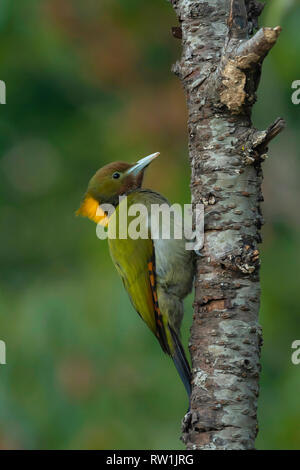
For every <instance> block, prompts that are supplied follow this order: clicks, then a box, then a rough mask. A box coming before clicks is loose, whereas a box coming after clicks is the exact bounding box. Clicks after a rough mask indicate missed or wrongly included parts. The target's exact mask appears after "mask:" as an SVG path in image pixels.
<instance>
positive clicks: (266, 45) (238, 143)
mask: <svg viewBox="0 0 300 470" xmlns="http://www.w3.org/2000/svg"><path fill="white" fill-rule="evenodd" d="M171 3H172V5H173V7H174V8H175V11H176V14H177V17H178V20H179V24H180V27H176V28H173V34H174V36H175V37H177V38H182V48H183V51H182V57H181V59H180V60H179V61H178V62H177V63H176V64H175V66H174V71H175V73H176V74H177V75H178V76H179V77H180V79H181V81H182V84H183V87H184V89H185V92H186V96H187V106H188V116H189V117H188V133H189V154H190V164H191V169H192V180H191V191H192V201H193V203H195V204H196V203H203V204H204V205H205V244H204V248H203V250H202V252H201V254H200V256H198V259H197V271H196V284H195V303H194V317H193V325H192V328H191V338H190V353H191V357H192V367H193V391H192V397H191V408H190V412H189V413H188V414H187V415H186V416H185V418H184V421H183V435H182V440H183V442H184V443H185V444H186V447H187V449H253V448H254V442H255V437H256V434H257V429H258V427H257V416H256V413H257V397H258V393H259V373H260V348H261V344H262V333H261V328H260V326H259V323H258V312H259V300H260V283H259V265H260V261H259V251H258V244H259V243H260V242H261V235H260V228H261V226H262V223H263V220H262V215H261V209H260V203H261V201H262V200H263V198H262V193H261V183H262V170H261V164H262V162H263V161H264V159H265V158H266V157H267V145H268V143H269V142H270V140H271V139H273V138H274V137H275V136H276V135H277V134H278V133H279V132H280V131H281V130H282V129H283V127H284V121H283V120H282V119H277V120H276V121H275V122H274V123H273V124H272V125H271V126H270V127H269V128H268V129H267V130H265V131H258V130H257V129H255V128H254V127H253V126H252V122H251V108H252V106H253V104H254V103H255V101H256V90H257V87H258V84H259V80H260V73H261V66H262V62H263V59H264V58H265V56H266V55H267V54H268V52H269V51H270V49H271V48H272V46H273V45H274V44H275V43H276V40H277V38H278V36H279V34H280V31H281V28H280V27H277V28H263V29H260V30H259V31H258V32H256V33H255V35H254V36H252V34H253V31H254V30H255V29H256V28H257V26H258V16H259V15H260V13H261V11H262V9H263V5H262V4H261V3H259V2H257V1H256V0H246V1H244V0H209V1H208V0H207V1H205V0H197V1H196V0H171ZM250 36H251V37H250Z"/></svg>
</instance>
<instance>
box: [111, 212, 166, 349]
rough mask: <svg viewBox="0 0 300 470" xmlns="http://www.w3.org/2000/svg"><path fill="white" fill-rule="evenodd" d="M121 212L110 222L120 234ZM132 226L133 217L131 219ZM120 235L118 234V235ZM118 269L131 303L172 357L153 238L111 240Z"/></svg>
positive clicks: (113, 256)
mask: <svg viewBox="0 0 300 470" xmlns="http://www.w3.org/2000/svg"><path fill="white" fill-rule="evenodd" d="M118 212H119V211H118V208H117V210H116V211H115V212H114V214H113V216H112V218H113V220H110V223H109V228H110V227H111V223H116V227H117V230H118V223H119V222H118ZM128 219H129V223H130V217H128ZM117 233H118V232H117ZM108 244H109V250H110V254H111V257H112V260H113V263H114V265H115V266H116V269H117V271H118V273H119V274H120V276H121V278H122V280H123V284H124V287H125V289H126V291H127V292H128V294H129V297H130V300H131V302H132V304H133V306H134V308H135V310H136V311H137V313H138V314H139V315H140V316H141V318H142V319H143V320H144V322H145V323H146V324H147V326H148V327H149V328H150V329H151V331H152V332H153V333H154V334H155V336H156V337H157V339H158V340H159V342H160V345H161V347H162V349H163V351H164V352H166V353H168V354H171V349H172V338H171V336H170V331H169V329H168V327H167V325H168V319H167V318H163V315H162V314H161V312H160V309H159V305H158V299H157V292H156V275H155V252H154V245H153V242H152V239H151V237H150V236H148V238H147V239H142V238H138V239H136V240H133V239H132V238H130V237H128V238H110V237H109V238H108Z"/></svg>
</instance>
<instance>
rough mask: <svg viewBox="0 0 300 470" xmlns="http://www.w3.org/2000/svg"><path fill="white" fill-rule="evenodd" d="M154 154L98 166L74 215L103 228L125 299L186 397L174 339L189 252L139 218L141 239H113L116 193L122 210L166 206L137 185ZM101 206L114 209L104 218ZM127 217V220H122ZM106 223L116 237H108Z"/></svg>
mask: <svg viewBox="0 0 300 470" xmlns="http://www.w3.org/2000/svg"><path fill="white" fill-rule="evenodd" d="M158 155H159V153H154V154H152V155H149V156H148V157H145V158H142V159H141V160H139V161H138V162H137V163H135V164H129V163H125V162H113V163H110V164H108V165H106V166H104V167H103V168H100V169H99V170H98V171H97V172H96V173H95V175H94V176H93V177H92V178H91V180H90V182H89V184H88V188H87V191H86V193H85V196H84V198H83V201H82V203H81V205H80V208H79V209H78V211H77V212H76V214H77V215H82V216H84V217H88V218H89V219H91V220H92V221H94V222H96V223H100V224H102V225H104V226H106V227H107V230H108V245H109V251H110V254H111V258H112V261H113V263H114V265H115V267H116V269H117V271H118V273H119V274H120V276H121V278H122V280H123V284H124V287H125V289H126V291H127V292H128V295H129V297H130V300H131V302H132V304H133V306H134V308H135V310H136V311H137V313H138V314H139V315H140V317H141V318H142V319H143V320H144V322H145V323H146V324H147V326H148V328H150V330H151V331H152V332H153V333H154V335H155V336H156V338H157V339H158V341H159V344H160V346H161V348H162V350H163V351H164V352H165V353H167V354H168V355H169V356H171V357H172V359H173V361H174V364H175V366H176V368H177V371H178V373H179V375H180V377H181V380H182V382H183V384H184V386H185V388H186V391H187V393H188V395H189V396H190V393H191V372H190V366H189V363H188V361H187V358H186V355H185V352H184V349H183V346H182V344H181V341H180V326H181V321H182V317H183V299H184V297H186V295H187V294H188V293H189V292H190V291H191V289H192V284H193V278H194V264H193V255H192V251H189V250H186V245H185V242H186V241H185V239H184V237H182V238H181V239H178V238H176V239H175V238H174V236H170V238H169V239H164V238H162V236H160V237H153V238H152V236H151V235H152V233H151V230H153V227H151V223H150V220H149V218H147V220H144V223H145V226H146V227H147V230H148V233H149V236H148V237H147V238H146V239H145V238H136V239H133V238H130V237H127V238H120V237H118V228H119V227H118V224H119V213H120V210H121V209H122V205H123V201H124V198H123V199H121V202H120V199H119V197H120V196H127V197H126V204H127V210H128V211H129V209H130V207H131V206H132V205H133V204H142V205H143V206H144V207H146V209H147V213H148V214H149V215H150V214H151V206H152V205H153V204H159V205H160V204H167V205H168V206H169V202H168V201H167V200H166V199H165V198H164V197H163V196H162V195H160V194H158V193H157V192H154V191H151V190H150V189H142V188H141V186H142V182H143V177H144V171H145V169H146V168H147V166H148V165H149V164H150V163H151V162H152V161H153V160H154V159H155V158H156V157H158ZM103 204H111V205H112V206H113V207H114V212H113V214H112V215H110V216H109V217H108V215H107V213H106V212H105V211H102V210H101V205H103ZM170 214H171V219H172V212H171V213H170ZM147 217H149V216H147ZM131 219H132V217H131V218H130V217H128V218H127V223H128V224H129V223H130V220H131ZM171 221H172V220H171ZM112 227H113V228H114V231H115V234H116V235H117V236H116V238H113V237H110V236H109V234H110V230H111V228H112ZM157 233H158V232H157Z"/></svg>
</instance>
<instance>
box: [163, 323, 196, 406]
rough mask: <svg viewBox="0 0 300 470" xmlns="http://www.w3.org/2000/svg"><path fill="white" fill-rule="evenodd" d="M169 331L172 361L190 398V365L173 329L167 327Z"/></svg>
mask: <svg viewBox="0 0 300 470" xmlns="http://www.w3.org/2000/svg"><path fill="white" fill-rule="evenodd" d="M169 330H170V332H171V336H172V339H173V343H174V352H173V354H172V359H173V362H174V364H175V367H176V369H177V372H178V374H179V375H180V378H181V380H182V383H183V385H184V386H185V389H186V392H187V394H188V397H189V398H190V395H191V391H192V389H191V369H190V365H189V363H188V360H187V358H186V355H185V352H184V349H183V347H182V344H181V342H180V339H179V338H178V336H177V334H176V332H175V331H174V330H173V328H172V327H171V326H170V325H169Z"/></svg>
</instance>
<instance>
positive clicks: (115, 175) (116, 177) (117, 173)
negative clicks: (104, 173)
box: [112, 171, 121, 180]
mask: <svg viewBox="0 0 300 470" xmlns="http://www.w3.org/2000/svg"><path fill="white" fill-rule="evenodd" d="M120 176H121V173H119V172H118V171H116V172H115V173H114V174H113V175H112V177H113V179H115V180H117V179H118V178H120Z"/></svg>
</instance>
